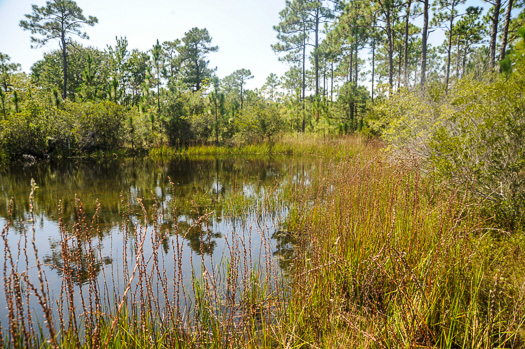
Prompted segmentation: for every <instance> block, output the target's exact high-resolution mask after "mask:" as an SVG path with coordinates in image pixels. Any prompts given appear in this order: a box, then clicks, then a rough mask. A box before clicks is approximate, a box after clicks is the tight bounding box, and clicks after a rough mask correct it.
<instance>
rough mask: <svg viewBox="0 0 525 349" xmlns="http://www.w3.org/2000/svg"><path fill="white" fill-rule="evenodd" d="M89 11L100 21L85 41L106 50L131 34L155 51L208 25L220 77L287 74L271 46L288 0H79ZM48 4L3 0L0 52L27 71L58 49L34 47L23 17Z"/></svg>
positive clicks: (260, 79)
mask: <svg viewBox="0 0 525 349" xmlns="http://www.w3.org/2000/svg"><path fill="white" fill-rule="evenodd" d="M76 2H77V4H78V5H79V6H80V8H82V9H83V11H84V14H85V15H93V16H95V17H97V18H98V20H99V23H98V24H96V25H95V26H94V27H85V30H86V31H87V33H88V35H89V37H90V40H88V41H85V40H84V41H81V42H83V43H84V44H85V45H90V46H94V47H98V48H99V49H104V48H105V47H106V45H108V44H110V45H114V44H115V37H116V36H119V37H120V36H126V37H127V38H128V41H129V47H130V49H133V48H138V49H140V50H149V49H150V48H151V47H152V46H153V45H154V44H155V42H156V40H157V39H159V41H160V42H163V41H166V40H174V39H177V38H182V37H183V36H184V32H186V31H188V30H189V29H191V28H193V27H199V28H207V29H208V31H209V32H210V35H211V36H212V38H213V44H214V45H218V46H219V51H218V52H217V53H213V54H211V55H210V56H209V59H210V65H211V66H217V67H218V70H217V74H218V75H219V77H221V78H222V77H225V76H226V75H229V74H231V73H232V72H233V71H234V70H236V69H241V68H246V69H250V70H251V71H252V74H253V75H254V79H253V80H251V81H249V82H248V87H249V88H255V87H260V86H262V84H264V82H265V80H266V76H268V75H269V74H270V73H272V72H274V73H276V74H278V75H282V74H283V73H284V72H285V71H286V69H287V67H286V66H285V65H284V64H282V63H280V62H279V61H278V59H277V56H276V55H275V54H274V52H273V51H272V49H271V47H270V45H271V44H274V43H275V42H276V40H277V39H276V33H275V31H274V30H273V25H275V24H277V23H278V22H279V11H281V10H282V9H283V8H284V6H285V0H190V1H187V0H184V1H182V0H171V1H170V0H148V1H144V0H77V1H76ZM32 4H36V5H38V6H43V5H45V0H0V52H3V53H6V54H8V55H9V56H11V60H12V61H13V62H17V63H20V64H22V69H23V70H24V71H27V72H28V71H29V68H30V67H31V65H32V64H33V63H35V62H36V61H37V60H39V59H41V58H42V56H43V54H44V53H45V52H49V51H51V50H54V49H57V48H58V42H50V43H49V44H48V45H47V46H45V47H43V48H40V49H31V48H30V46H31V43H30V32H28V31H23V30H22V28H20V27H19V22H20V20H21V19H23V18H24V14H27V13H31V5H32Z"/></svg>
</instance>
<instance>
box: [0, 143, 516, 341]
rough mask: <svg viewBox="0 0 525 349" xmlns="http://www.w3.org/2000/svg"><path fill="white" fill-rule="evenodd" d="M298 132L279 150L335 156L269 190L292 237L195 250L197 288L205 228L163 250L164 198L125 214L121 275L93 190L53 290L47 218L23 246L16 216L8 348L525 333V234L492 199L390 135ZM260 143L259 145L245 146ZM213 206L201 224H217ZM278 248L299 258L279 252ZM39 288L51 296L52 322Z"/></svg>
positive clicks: (512, 336)
mask: <svg viewBox="0 0 525 349" xmlns="http://www.w3.org/2000/svg"><path fill="white" fill-rule="evenodd" d="M282 142H283V144H282V145H281V147H282V148H279V149H294V150H293V151H295V153H294V154H304V155H315V156H318V157H320V158H322V159H324V161H321V162H320V165H319V166H317V167H316V171H315V173H312V174H311V175H310V176H309V177H308V178H304V179H302V180H298V181H295V182H293V183H292V181H290V182H289V185H288V187H286V188H280V189H279V190H277V189H276V190H275V193H277V194H278V197H279V200H277V201H272V200H270V199H269V197H268V198H267V199H266V205H267V209H270V210H271V209H275V208H276V207H277V206H276V205H282V202H283V201H282V200H284V202H286V205H287V206H288V209H289V215H288V218H287V220H286V223H285V226H284V227H283V229H282V230H281V231H279V232H278V233H276V234H275V235H274V239H275V240H276V244H277V246H278V247H277V249H276V251H274V250H272V248H271V247H270V246H271V241H270V240H271V237H270V236H268V234H267V232H265V231H264V230H262V231H261V232H260V233H261V238H262V241H263V248H262V250H263V254H262V257H261V258H260V259H259V258H258V257H259V256H256V255H255V252H254V251H252V246H251V245H250V240H249V232H248V231H243V232H238V234H233V235H232V236H231V238H227V239H226V241H225V243H226V245H227V249H228V252H229V254H228V257H224V258H223V260H222V263H220V264H219V265H215V266H209V265H208V264H206V263H205V261H204V259H203V257H202V255H203V254H201V255H198V254H194V253H192V254H191V258H192V262H194V263H193V264H197V265H200V268H195V269H193V277H192V282H191V284H190V285H189V286H188V285H185V284H184V282H183V277H182V269H181V265H182V258H183V254H184V249H185V248H186V247H185V244H184V241H183V237H184V236H185V234H188V233H189V230H190V229H191V227H190V228H188V230H187V231H181V232H179V234H172V235H171V236H173V237H172V238H170V240H169V243H170V244H171V246H172V249H171V252H170V255H169V256H166V257H164V256H163V255H162V253H160V248H161V246H162V244H163V243H165V242H164V241H161V240H162V239H163V236H166V234H165V232H163V231H162V229H163V228H162V227H161V226H160V225H159V224H157V222H158V217H159V214H160V213H159V212H158V206H156V205H155V204H154V205H153V207H145V206H144V205H142V209H143V221H142V223H140V224H136V225H134V224H132V223H133V222H130V221H129V220H128V218H126V217H127V216H126V215H124V216H123V224H122V229H123V232H122V237H123V241H122V246H123V253H124V254H125V258H124V260H125V261H127V263H125V264H124V265H123V266H121V270H118V275H119V276H120V277H119V279H120V280H124V285H120V287H117V285H115V284H114V283H115V277H114V276H112V275H105V276H104V278H102V279H100V278H97V277H95V268H96V267H97V260H98V258H99V257H100V256H98V255H97V243H98V241H97V218H96V215H95V217H93V218H92V219H88V217H85V215H83V213H82V206H81V204H80V203H79V204H78V206H77V216H78V217H79V218H78V224H77V225H76V226H75V227H74V229H72V230H66V229H65V228H63V229H62V241H61V244H62V249H61V251H62V252H61V253H62V259H63V261H64V265H63V269H62V280H63V281H62V288H61V289H60V292H58V293H57V292H56V291H55V292H51V291H50V290H49V286H48V285H47V282H46V277H45V274H43V273H38V272H37V273H36V275H35V271H39V270H41V269H42V268H43V265H42V262H40V261H39V259H38V258H37V257H38V248H37V246H35V245H34V244H33V245H32V244H31V241H32V237H31V235H32V234H34V227H33V226H32V224H34V223H31V224H30V227H29V228H30V229H29V231H26V232H25V233H24V234H22V235H21V236H20V243H18V244H16V246H17V247H16V250H13V249H12V246H13V245H12V244H10V243H9V237H8V236H9V230H10V226H9V225H8V226H6V227H5V228H4V230H3V232H2V238H3V240H4V265H3V272H4V285H5V287H4V288H5V297H6V300H7V305H8V306H7V312H8V318H9V323H8V324H2V325H3V330H2V331H1V333H2V335H3V337H2V339H1V341H2V342H3V344H4V346H6V347H13V348H15V347H16V348H18V347H64V348H76V347H111V348H138V347H148V348H149V347H158V348H227V347H231V348H233V347H242V348H275V347H283V348H301V347H304V348H369V347H373V348H392V347H394V348H398V347H405V348H432V347H436V348H489V347H505V348H521V347H524V346H525V329H524V325H525V324H524V323H525V275H524V274H525V270H524V268H523V265H524V262H525V261H524V256H523V251H524V247H525V238H524V236H523V234H519V233H508V232H503V231H501V230H498V229H497V228H496V226H495V225H494V223H493V222H492V221H491V220H490V219H488V218H487V217H484V216H483V215H482V213H481V212H480V207H481V206H480V205H479V203H477V202H473V201H472V199H470V198H469V197H468V195H465V194H464V193H460V192H458V191H455V190H454V188H453V186H449V185H447V183H438V182H436V181H434V179H433V178H432V177H422V176H421V175H420V171H419V170H418V166H417V163H404V164H394V163H392V162H390V161H389V160H388V158H387V156H386V155H384V154H383V152H382V151H381V150H382V149H383V147H382V145H381V144H380V143H379V142H377V141H374V140H367V139H364V138H360V137H350V138H343V139H333V140H325V139H317V140H316V139H313V140H310V139H301V140H299V141H297V142H298V143H294V142H296V140H293V139H288V140H283V141H282ZM287 147H288V148H287ZM217 149H219V148H215V150H217ZM221 149H222V148H221ZM248 149H250V150H249V151H255V150H253V149H251V148H246V149H245V150H243V151H248ZM257 149H266V148H264V146H261V147H259V148H257ZM274 149H276V148H274ZM210 151H211V150H210ZM239 151H240V150H239ZM283 151H284V150H283ZM167 155H168V154H167ZM31 195H33V191H32V194H31ZM245 200H246V198H245V197H243V196H242V195H241V194H239V193H238V194H237V195H235V196H233V197H232V198H231V199H230V202H227V203H226V206H227V207H230V206H231V209H230V212H231V213H232V214H235V215H237V214H242V207H243V205H245V204H253V203H254V202H252V201H245ZM208 217H209V215H204V216H202V217H201V218H200V219H199V220H198V221H197V222H195V223H194V226H197V225H200V226H205V225H206V222H207V220H208ZM148 218H149V219H150V223H149V225H150V226H151V227H152V228H151V229H148V228H147V226H148V225H147V224H148V223H147V220H148ZM33 222H34V220H33ZM170 229H179V228H177V227H176V226H173V227H171V228H170ZM145 246H148V248H147V251H146V249H145ZM79 250H82V251H83V252H82V254H79V253H78V251H79ZM275 253H277V255H278V257H279V262H280V265H281V267H282V268H283V270H281V269H279V268H278V267H277V266H276V263H274V258H275V256H274V254H275ZM80 256H82V258H83V260H82V261H81V260H80V258H81V257H80ZM163 258H171V259H172V260H173V265H174V268H173V269H166V268H164V263H165V262H166V261H164V260H163ZM193 259H194V260H193ZM256 260H257V261H260V262H255V261H256ZM81 264H82V265H85V269H86V270H87V274H88V277H87V278H86V286H85V288H84V290H89V292H84V294H82V295H81V297H80V300H79V298H78V294H77V293H78V291H79V289H78V287H76V286H75V277H76V275H75V271H76V270H77V269H78V265H81ZM199 270H201V271H202V272H201V271H199ZM29 275H33V277H30V276H29ZM29 301H33V302H35V301H36V304H39V306H40V308H41V313H42V317H41V320H37V317H36V316H35V315H34V313H33V312H32V311H31V310H30V308H29V306H28V302H29Z"/></svg>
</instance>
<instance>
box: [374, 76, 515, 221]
mask: <svg viewBox="0 0 525 349" xmlns="http://www.w3.org/2000/svg"><path fill="white" fill-rule="evenodd" d="M524 82H525V80H524V78H523V77H522V76H520V75H513V76H511V77H510V78H509V79H503V78H500V79H496V80H494V81H489V80H487V81H474V80H472V79H469V78H466V79H463V80H461V81H459V82H458V83H457V84H456V86H454V88H453V89H452V90H451V91H450V92H449V94H448V95H447V96H445V95H443V94H440V93H436V91H435V90H432V89H430V90H428V91H427V92H426V93H424V94H422V95H421V94H417V93H410V92H406V91H404V92H400V93H397V94H396V95H395V96H393V97H392V98H391V99H390V100H388V101H385V102H384V103H383V104H381V105H380V106H379V107H378V108H376V110H375V113H376V114H377V115H379V117H380V118H379V120H378V121H376V123H375V127H376V129H381V131H382V135H383V137H384V138H385V139H386V140H387V141H389V143H390V150H391V152H392V153H393V154H395V155H396V156H397V157H417V158H419V159H421V160H422V161H423V163H424V168H425V169H426V170H428V171H434V172H435V173H436V174H437V175H438V176H440V177H441V178H443V179H446V180H449V181H451V183H453V184H454V185H459V186H460V188H462V189H463V190H465V191H468V192H469V193H471V194H473V195H475V196H476V197H480V198H483V199H484V200H485V202H486V204H487V206H486V207H487V209H489V210H490V213H491V214H495V215H496V216H497V218H498V221H499V222H500V223H503V224H505V225H506V226H508V227H510V228H515V227H516V226H517V225H518V224H522V223H523V222H524V218H525V217H524V212H525V210H524V209H525V148H523V139H525V138H524V136H525V83H524Z"/></svg>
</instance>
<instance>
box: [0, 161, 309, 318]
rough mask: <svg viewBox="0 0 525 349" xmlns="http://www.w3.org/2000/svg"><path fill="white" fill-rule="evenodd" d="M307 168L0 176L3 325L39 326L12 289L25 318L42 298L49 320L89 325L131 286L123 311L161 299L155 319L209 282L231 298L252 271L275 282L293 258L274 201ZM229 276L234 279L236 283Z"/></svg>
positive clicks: (160, 164)
mask: <svg viewBox="0 0 525 349" xmlns="http://www.w3.org/2000/svg"><path fill="white" fill-rule="evenodd" d="M313 168H315V163H314V161H313V160H312V159H293V158H290V157H279V158H269V157H235V158H233V157H224V158H214V157H195V158H172V159H168V160H152V159H126V160H119V159H112V160H106V161H87V160H82V161H81V160H78V161H64V162H60V163H50V162H42V163H37V164H35V165H32V166H24V165H22V164H14V165H12V166H9V167H8V168H4V169H3V170H1V171H0V229H3V234H2V236H3V240H4V251H3V252H4V253H3V256H2V257H0V261H1V262H0V268H2V270H3V278H2V279H3V281H2V285H0V287H2V289H3V290H7V291H6V296H5V297H0V309H2V311H1V313H0V320H1V321H2V324H6V323H8V322H9V321H19V319H21V318H27V317H31V316H36V317H37V318H39V319H40V318H41V317H42V316H43V315H42V313H41V312H40V313H39V311H36V310H34V309H33V310H27V311H26V310H23V309H18V308H24V309H25V307H27V304H26V303H24V304H25V305H23V306H22V301H20V302H21V303H20V305H17V304H16V297H15V296H16V292H17V291H16V287H13V285H17V284H21V285H22V287H21V288H22V289H24V287H25V288H26V289H30V290H31V291H32V292H33V294H31V295H30V296H27V299H28V302H27V303H30V304H31V308H38V305H37V304H40V308H41V309H43V307H42V304H41V303H39V302H41V300H39V296H38V295H39V294H40V296H45V297H48V302H49V303H50V304H52V305H51V306H50V308H51V311H52V312H53V314H54V316H55V317H56V316H58V317H60V318H61V317H64V318H66V319H67V318H68V315H67V314H68V313H71V314H73V317H78V316H87V315H86V314H88V313H91V312H92V311H93V309H94V308H96V306H101V305H114V303H115V302H118V301H119V300H120V299H123V297H122V295H123V294H124V293H125V292H127V291H126V288H129V290H128V291H129V295H128V298H127V299H126V302H130V304H132V303H134V302H144V301H145V299H150V300H151V299H156V300H157V304H161V305H158V308H159V309H160V308H161V307H162V304H164V305H166V306H167V307H168V308H169V307H170V305H173V304H176V305H177V309H178V310H177V311H181V310H180V309H183V308H184V307H185V306H186V305H187V304H188V302H190V303H191V302H192V301H193V299H192V298H193V296H192V294H194V293H195V280H200V281H201V282H204V283H206V280H205V277H206V275H208V276H209V275H210V274H212V275H213V277H214V278H213V280H212V282H216V281H217V280H220V281H221V283H222V284H223V285H222V286H219V285H215V286H214V287H216V288H217V289H216V291H215V292H216V293H221V297H222V296H223V293H226V294H231V293H232V292H233V293H236V292H237V293H238V291H236V289H235V285H234V284H240V283H242V282H246V280H247V279H248V278H250V277H253V275H252V276H250V275H246V274H250V273H252V272H249V271H248V270H250V271H253V270H254V268H256V269H257V270H258V271H260V272H261V275H263V274H264V275H265V277H268V274H272V275H274V277H275V275H276V271H275V269H278V268H275V265H276V260H278V261H279V264H281V266H283V263H284V262H283V261H284V258H285V257H286V256H288V255H290V249H291V248H292V246H291V241H290V240H289V239H288V238H287V234H286V233H283V231H282V223H283V220H284V219H285V218H286V215H287V213H288V208H287V205H286V203H285V202H283V201H282V200H280V199H279V197H281V198H282V197H283V195H279V194H283V191H286V190H291V189H290V188H291V186H290V184H292V183H305V182H307V181H308V176H309V173H310V171H311V170H312V169H313ZM31 183H33V184H34V193H33V198H32V200H31V199H30V192H31V189H32V187H31ZM31 203H32V205H31ZM31 209H32V212H31ZM33 239H34V244H33ZM37 257H38V260H37ZM233 269H241V273H239V275H237V276H236V277H237V279H235V280H232V279H230V278H231V271H232V270H233ZM39 271H41V275H42V278H43V281H44V284H45V285H44V286H42V285H41V284H42V283H41V281H42V280H40V279H39ZM242 271H243V272H244V273H242ZM39 285H40V286H39ZM232 288H233V289H232ZM190 290H193V291H191V292H190ZM93 297H95V298H93ZM119 297H120V298H119ZM92 301H93V302H94V303H95V305H92V304H91V302H92ZM97 302H98V305H97V304H96V303H97ZM12 303H14V304H12ZM87 303H89V304H87ZM92 308H93V309H92ZM4 309H5V310H4ZM99 310H100V309H99ZM159 311H161V310H159ZM163 311H165V309H164V310H163ZM17 312H19V314H18V313H17ZM33 312H34V314H33ZM44 312H45V311H44ZM30 313H31V314H33V315H31V314H30ZM17 314H18V315H17ZM35 314H36V315H35ZM69 318H70V320H71V318H72V316H69ZM17 319H18V320H17ZM26 320H27V319H26ZM62 321H63V320H62V318H61V319H60V322H62ZM86 321H87V320H86ZM55 322H58V320H55Z"/></svg>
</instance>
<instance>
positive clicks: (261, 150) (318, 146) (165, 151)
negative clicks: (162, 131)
mask: <svg viewBox="0 0 525 349" xmlns="http://www.w3.org/2000/svg"><path fill="white" fill-rule="evenodd" d="M354 143H355V142H354ZM349 145H350V144H349V143H348V141H345V138H341V137H333V136H327V137H322V136H319V135H318V134H308V135H304V134H295V135H291V134H288V135H284V136H283V137H281V138H280V139H279V140H278V141H276V142H273V143H267V142H264V143H259V144H245V145H236V146H217V145H190V146H188V147H181V148H177V147H168V146H161V147H157V148H153V149H151V150H150V152H149V155H150V156H151V157H154V158H157V157H173V156H196V155H199V156H201V155H213V156H232V155H245V156H246V155H258V156H261V155H293V156H317V157H323V158H331V159H341V158H344V157H347V156H353V155H355V152H356V151H357V150H358V149H355V148H353V147H351V146H350V147H349ZM353 145H355V144H353Z"/></svg>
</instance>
